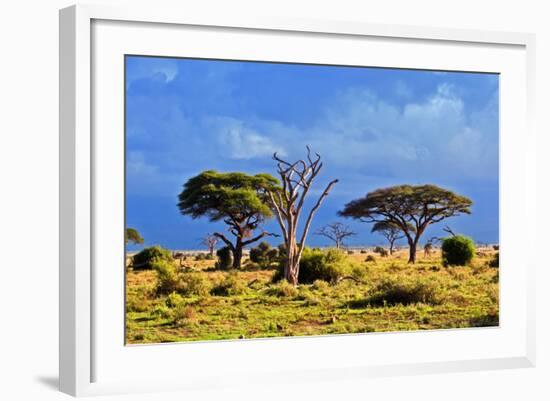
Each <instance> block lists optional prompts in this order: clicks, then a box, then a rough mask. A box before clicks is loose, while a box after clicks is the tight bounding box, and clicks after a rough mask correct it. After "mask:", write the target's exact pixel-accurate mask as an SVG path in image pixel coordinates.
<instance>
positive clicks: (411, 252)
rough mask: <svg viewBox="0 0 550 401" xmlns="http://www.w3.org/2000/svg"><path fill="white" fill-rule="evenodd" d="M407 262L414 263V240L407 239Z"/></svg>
mask: <svg viewBox="0 0 550 401" xmlns="http://www.w3.org/2000/svg"><path fill="white" fill-rule="evenodd" d="M407 263H413V264H414V263H416V241H409V261H408V262H407Z"/></svg>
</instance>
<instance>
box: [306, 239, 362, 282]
mask: <svg viewBox="0 0 550 401" xmlns="http://www.w3.org/2000/svg"><path fill="white" fill-rule="evenodd" d="M352 267H353V265H352V263H350V261H349V260H348V258H347V257H346V255H345V253H344V252H342V251H340V250H338V249H334V248H330V249H326V250H321V249H310V248H305V249H304V252H303V254H302V259H301V260H300V272H299V274H298V281H299V282H300V283H301V284H311V283H313V282H315V280H324V281H327V282H329V283H334V282H336V281H338V279H340V278H341V277H343V276H346V275H348V274H349V272H350V271H351V269H352Z"/></svg>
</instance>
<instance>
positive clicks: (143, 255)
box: [133, 245, 173, 270]
mask: <svg viewBox="0 0 550 401" xmlns="http://www.w3.org/2000/svg"><path fill="white" fill-rule="evenodd" d="M156 260H164V261H167V262H172V260H173V258H172V253H171V252H170V251H169V250H168V249H164V248H162V247H161V246H158V245H155V246H152V247H149V248H145V249H143V250H142V251H141V252H138V253H136V254H135V255H134V257H133V268H134V270H147V269H152V268H153V262H154V261H156Z"/></svg>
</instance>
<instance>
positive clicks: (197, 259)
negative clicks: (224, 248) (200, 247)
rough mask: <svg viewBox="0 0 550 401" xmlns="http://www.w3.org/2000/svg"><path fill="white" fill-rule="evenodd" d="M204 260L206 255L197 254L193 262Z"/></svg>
mask: <svg viewBox="0 0 550 401" xmlns="http://www.w3.org/2000/svg"><path fill="white" fill-rule="evenodd" d="M205 259H206V254H204V253H199V254H197V255H195V261H196V262H198V261H200V260H205Z"/></svg>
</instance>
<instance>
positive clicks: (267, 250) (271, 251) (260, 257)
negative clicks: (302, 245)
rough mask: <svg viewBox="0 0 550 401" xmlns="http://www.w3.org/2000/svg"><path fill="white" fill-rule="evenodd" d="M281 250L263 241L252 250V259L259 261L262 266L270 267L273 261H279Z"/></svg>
mask: <svg viewBox="0 0 550 401" xmlns="http://www.w3.org/2000/svg"><path fill="white" fill-rule="evenodd" d="M278 257H279V251H278V250H277V248H271V246H270V245H269V244H268V243H267V242H265V241H263V242H260V243H259V244H258V246H257V247H254V248H252V249H251V250H250V260H251V261H252V262H254V263H257V264H258V265H260V266H261V267H269V266H270V265H271V264H272V263H275V262H277V259H278Z"/></svg>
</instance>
